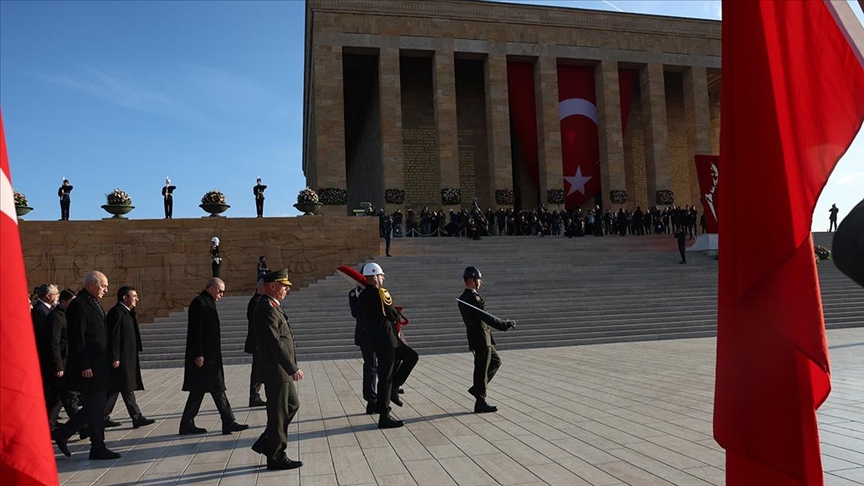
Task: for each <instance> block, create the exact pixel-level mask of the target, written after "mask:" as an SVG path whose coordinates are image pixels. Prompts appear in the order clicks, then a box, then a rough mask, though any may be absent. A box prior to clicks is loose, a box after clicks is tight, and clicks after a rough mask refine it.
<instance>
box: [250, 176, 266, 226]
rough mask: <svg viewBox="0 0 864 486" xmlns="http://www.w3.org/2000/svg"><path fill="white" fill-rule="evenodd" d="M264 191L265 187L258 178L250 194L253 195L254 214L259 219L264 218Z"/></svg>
mask: <svg viewBox="0 0 864 486" xmlns="http://www.w3.org/2000/svg"><path fill="white" fill-rule="evenodd" d="M264 189H267V186H265V185H264V184H261V178H260V177H259V178H258V179H257V180H256V184H255V187H253V188H252V194H254V195H255V212H256V213H257V214H258V217H259V218H263V217H264Z"/></svg>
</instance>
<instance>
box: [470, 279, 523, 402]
mask: <svg viewBox="0 0 864 486" xmlns="http://www.w3.org/2000/svg"><path fill="white" fill-rule="evenodd" d="M462 280H464V281H465V290H464V291H463V292H462V295H460V296H459V301H460V302H459V312H460V313H461V314H462V321H464V322H465V329H466V331H467V333H468V348H469V349H470V350H471V352H473V353H474V383H473V385H472V386H471V388H469V389H468V393H470V394H471V395H472V396H474V398H475V399H476V401H475V402H474V413H488V412H497V411H498V407H495V406H492V405H489V404H488V403H486V385H488V384H489V382H490V381H492V378H493V377H494V376H495V373H496V372H497V371H498V368H500V367H501V358H499V357H498V351H496V350H495V339H494V338H493V337H492V331H491V330H490V329H489V326H492V327H494V328H495V329H498V330H499V331H508V330H510V329H513V328H514V327H516V321H512V320H509V319H508V320H506V321H503V320H501V319H498V318H496V317H495V316H493V315H491V314H488V313H486V312H483V311H484V310H485V309H486V302H485V301H484V300H483V297H481V296H480V294H479V293H478V292H477V291H478V290H480V286H481V285H482V284H483V276H482V275H480V270H478V269H477V268H475V267H467V268H465V272H464V273H463V274H462ZM464 303H468V304H470V306H469V305H465V304H464ZM471 306H473V307H474V308H472V307H471Z"/></svg>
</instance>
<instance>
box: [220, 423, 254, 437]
mask: <svg viewBox="0 0 864 486" xmlns="http://www.w3.org/2000/svg"><path fill="white" fill-rule="evenodd" d="M248 428H249V425H248V424H238V423H237V422H231V423H230V424H228V425H223V426H222V435H228V434H230V433H231V432H240V431H241V430H246V429H248Z"/></svg>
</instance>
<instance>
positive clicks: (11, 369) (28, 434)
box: [0, 115, 58, 486]
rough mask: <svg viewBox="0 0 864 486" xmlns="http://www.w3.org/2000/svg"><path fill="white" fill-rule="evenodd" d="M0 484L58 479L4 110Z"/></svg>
mask: <svg viewBox="0 0 864 486" xmlns="http://www.w3.org/2000/svg"><path fill="white" fill-rule="evenodd" d="M0 170H2V174H0V261H2V262H3V271H2V272H0V484H2V485H4V486H6V485H9V486H13V485H37V484H58V477H57V464H56V463H55V462H54V447H53V446H52V445H51V435H50V432H49V430H48V415H47V412H46V410H45V397H44V396H43V395H42V377H41V376H40V374H39V359H38V358H37V356H36V339H35V337H34V336H33V321H32V320H31V319H30V308H29V306H28V305H27V299H28V292H27V279H26V277H25V275H24V257H23V255H22V253H21V238H20V236H19V235H18V218H17V216H16V215H15V201H14V199H13V198H12V182H11V180H12V179H11V177H10V172H9V159H8V158H7V157H6V138H5V137H4V136H3V117H2V115H0Z"/></svg>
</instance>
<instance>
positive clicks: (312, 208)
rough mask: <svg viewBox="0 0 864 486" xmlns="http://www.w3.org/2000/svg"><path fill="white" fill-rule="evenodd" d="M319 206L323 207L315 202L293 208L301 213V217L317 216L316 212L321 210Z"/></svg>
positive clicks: (299, 204)
mask: <svg viewBox="0 0 864 486" xmlns="http://www.w3.org/2000/svg"><path fill="white" fill-rule="evenodd" d="M321 206H323V204H321V203H317V202H308V203H297V204H295V205H294V207H295V208H297V211H300V212H301V213H303V216H311V215H313V214H318V210H319V209H321Z"/></svg>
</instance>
